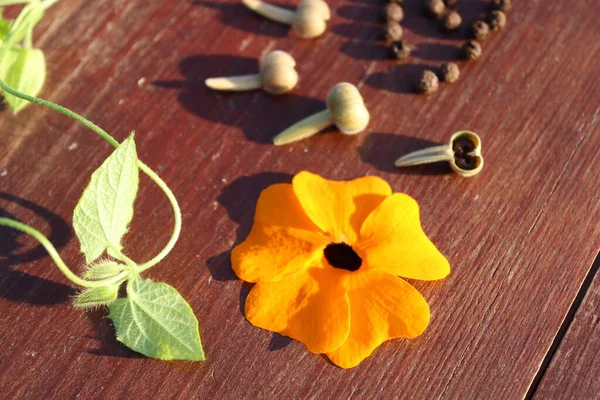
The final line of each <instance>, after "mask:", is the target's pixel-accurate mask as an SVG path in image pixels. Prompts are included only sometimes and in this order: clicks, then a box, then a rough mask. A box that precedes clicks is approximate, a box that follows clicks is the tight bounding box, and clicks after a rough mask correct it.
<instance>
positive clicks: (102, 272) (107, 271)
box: [83, 261, 125, 280]
mask: <svg viewBox="0 0 600 400" xmlns="http://www.w3.org/2000/svg"><path fill="white" fill-rule="evenodd" d="M124 269H125V266H124V265H123V264H119V263H117V262H114V261H108V262H105V263H102V264H98V265H94V266H92V267H91V268H90V269H88V270H87V271H85V273H84V274H83V277H84V278H85V279H93V280H99V279H105V278H110V277H111V276H115V275H117V274H118V273H119V272H121V271H123V270H124Z"/></svg>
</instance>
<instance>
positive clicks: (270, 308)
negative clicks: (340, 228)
mask: <svg viewBox="0 0 600 400" xmlns="http://www.w3.org/2000/svg"><path fill="white" fill-rule="evenodd" d="M245 309H246V318H247V319H248V321H250V323H251V324H252V325H254V326H257V327H259V328H263V329H267V330H269V331H274V332H279V333H280V334H282V335H285V336H289V337H291V338H293V339H296V340H299V341H300V342H302V343H304V344H305V345H306V347H307V348H308V350H310V351H311V352H313V353H326V352H329V351H332V350H335V349H336V348H338V347H339V346H340V345H341V344H342V342H344V341H345V340H346V338H347V337H348V332H349V331H350V310H349V308H348V296H347V295H346V291H345V290H344V287H343V285H342V284H341V282H340V274H338V273H337V272H336V271H335V270H333V269H332V268H310V269H308V270H307V271H303V272H299V273H297V274H294V275H290V276H288V277H287V278H285V279H282V280H281V281H279V282H259V283H257V284H256V285H255V286H254V287H253V288H252V290H251V291H250V294H249V295H248V298H247V299H246V307H245Z"/></svg>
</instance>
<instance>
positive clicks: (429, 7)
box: [424, 0, 446, 18]
mask: <svg viewBox="0 0 600 400" xmlns="http://www.w3.org/2000/svg"><path fill="white" fill-rule="evenodd" d="M424 5H425V11H426V12H427V14H429V16H431V17H435V18H440V17H441V16H442V15H443V14H444V11H446V5H445V4H444V1H443V0H425V3H424Z"/></svg>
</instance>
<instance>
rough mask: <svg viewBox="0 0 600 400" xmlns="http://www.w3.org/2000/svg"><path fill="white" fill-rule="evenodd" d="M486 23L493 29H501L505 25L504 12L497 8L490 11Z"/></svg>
mask: <svg viewBox="0 0 600 400" xmlns="http://www.w3.org/2000/svg"><path fill="white" fill-rule="evenodd" d="M488 23H489V24H490V28H491V29H492V30H493V31H497V30H499V29H502V28H504V25H506V14H504V13H503V12H502V11H498V10H495V11H492V12H491V13H490V14H489V15H488Z"/></svg>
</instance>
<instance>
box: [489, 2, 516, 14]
mask: <svg viewBox="0 0 600 400" xmlns="http://www.w3.org/2000/svg"><path fill="white" fill-rule="evenodd" d="M511 7H512V3H511V1H510V0H493V1H492V8H493V9H494V10H500V11H502V12H507V11H508V10H510V9H511Z"/></svg>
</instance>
